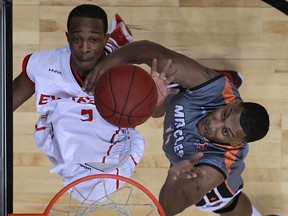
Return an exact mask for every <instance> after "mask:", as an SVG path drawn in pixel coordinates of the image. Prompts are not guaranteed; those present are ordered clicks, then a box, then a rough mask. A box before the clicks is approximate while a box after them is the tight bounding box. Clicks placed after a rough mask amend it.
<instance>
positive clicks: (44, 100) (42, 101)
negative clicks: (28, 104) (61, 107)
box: [38, 94, 61, 105]
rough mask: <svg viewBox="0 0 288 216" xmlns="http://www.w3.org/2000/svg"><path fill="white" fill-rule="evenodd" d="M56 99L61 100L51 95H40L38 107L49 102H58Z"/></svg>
mask: <svg viewBox="0 0 288 216" xmlns="http://www.w3.org/2000/svg"><path fill="white" fill-rule="evenodd" d="M58 99H61V98H60V97H55V96H53V95H45V94H41V95H40V98H39V102H38V104H39V105H44V104H47V103H48V102H49V101H51V100H58Z"/></svg>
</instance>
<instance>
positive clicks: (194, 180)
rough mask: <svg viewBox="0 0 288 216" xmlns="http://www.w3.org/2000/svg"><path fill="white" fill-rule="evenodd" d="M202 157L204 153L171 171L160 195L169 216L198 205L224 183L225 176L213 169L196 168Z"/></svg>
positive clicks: (184, 161)
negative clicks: (210, 192)
mask: <svg viewBox="0 0 288 216" xmlns="http://www.w3.org/2000/svg"><path fill="white" fill-rule="evenodd" d="M200 157H202V153H197V154H195V155H193V157H192V158H191V159H189V160H183V161H180V162H179V163H177V164H175V165H174V166H173V167H171V168H170V169H169V171H168V175H167V178H166V181H165V183H164V185H163V186H162V189H161V191H160V195H159V201H160V203H161V205H162V207H163V209H164V211H165V213H166V215H167V216H172V215H175V214H178V213H180V212H182V211H184V209H186V208H187V207H189V206H191V205H194V204H196V203H197V202H199V201H200V200H201V199H202V198H203V197H204V195H205V194H207V193H208V192H209V191H210V190H212V189H213V188H215V187H217V186H218V185H220V184H221V183H222V182H223V181H224V177H223V175H222V174H221V173H220V172H219V171H218V170H216V169H214V168H212V167H209V166H199V167H194V165H195V162H196V160H197V159H199V158H200Z"/></svg>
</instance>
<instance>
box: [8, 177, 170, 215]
mask: <svg viewBox="0 0 288 216" xmlns="http://www.w3.org/2000/svg"><path fill="white" fill-rule="evenodd" d="M111 182H114V183H113V185H115V183H116V185H119V189H117V190H116V191H115V190H114V189H113V188H112V189H111V184H110V183H111ZM87 185H88V188H89V190H87ZM99 186H100V187H101V191H99V188H100V187H99ZM83 188H85V190H84V192H83V190H82V189H83ZM24 215H25V216H64V215H65V216H86V215H87V216H88V215H89V216H90V215H97V216H102V215H103V216H104V215H105V216H107V215H109V216H113V215H121V216H122V215H123V216H130V215H131V216H138V215H151V216H152V215H161V216H165V213H164V210H163V209H162V207H161V205H160V203H159V202H158V200H157V199H156V198H155V196H154V195H153V194H152V193H151V192H150V191H149V190H148V189H146V188H145V187H144V186H142V185H141V184H139V183H137V182H135V181H134V180H132V179H129V178H126V177H123V176H117V175H113V174H95V175H91V176H86V177H83V178H80V179H78V180H76V181H74V182H72V183H70V184H68V185H67V186H65V187H64V188H63V189H62V190H60V191H59V192H58V193H57V194H56V195H55V196H54V197H53V199H52V200H51V201H50V203H49V204H48V206H47V208H46V210H45V211H44V213H42V214H9V216H24Z"/></svg>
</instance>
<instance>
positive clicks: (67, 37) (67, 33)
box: [65, 31, 69, 43]
mask: <svg viewBox="0 0 288 216" xmlns="http://www.w3.org/2000/svg"><path fill="white" fill-rule="evenodd" d="M65 36H66V39H67V41H68V43H69V32H67V31H66V32H65Z"/></svg>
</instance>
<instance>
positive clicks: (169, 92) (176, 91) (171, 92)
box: [167, 88, 180, 94]
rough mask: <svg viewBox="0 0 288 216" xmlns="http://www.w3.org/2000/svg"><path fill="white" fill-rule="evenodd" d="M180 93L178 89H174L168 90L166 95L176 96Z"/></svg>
mask: <svg viewBox="0 0 288 216" xmlns="http://www.w3.org/2000/svg"><path fill="white" fill-rule="evenodd" d="M179 92H180V89H174V88H168V89H167V94H178V93H179Z"/></svg>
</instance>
